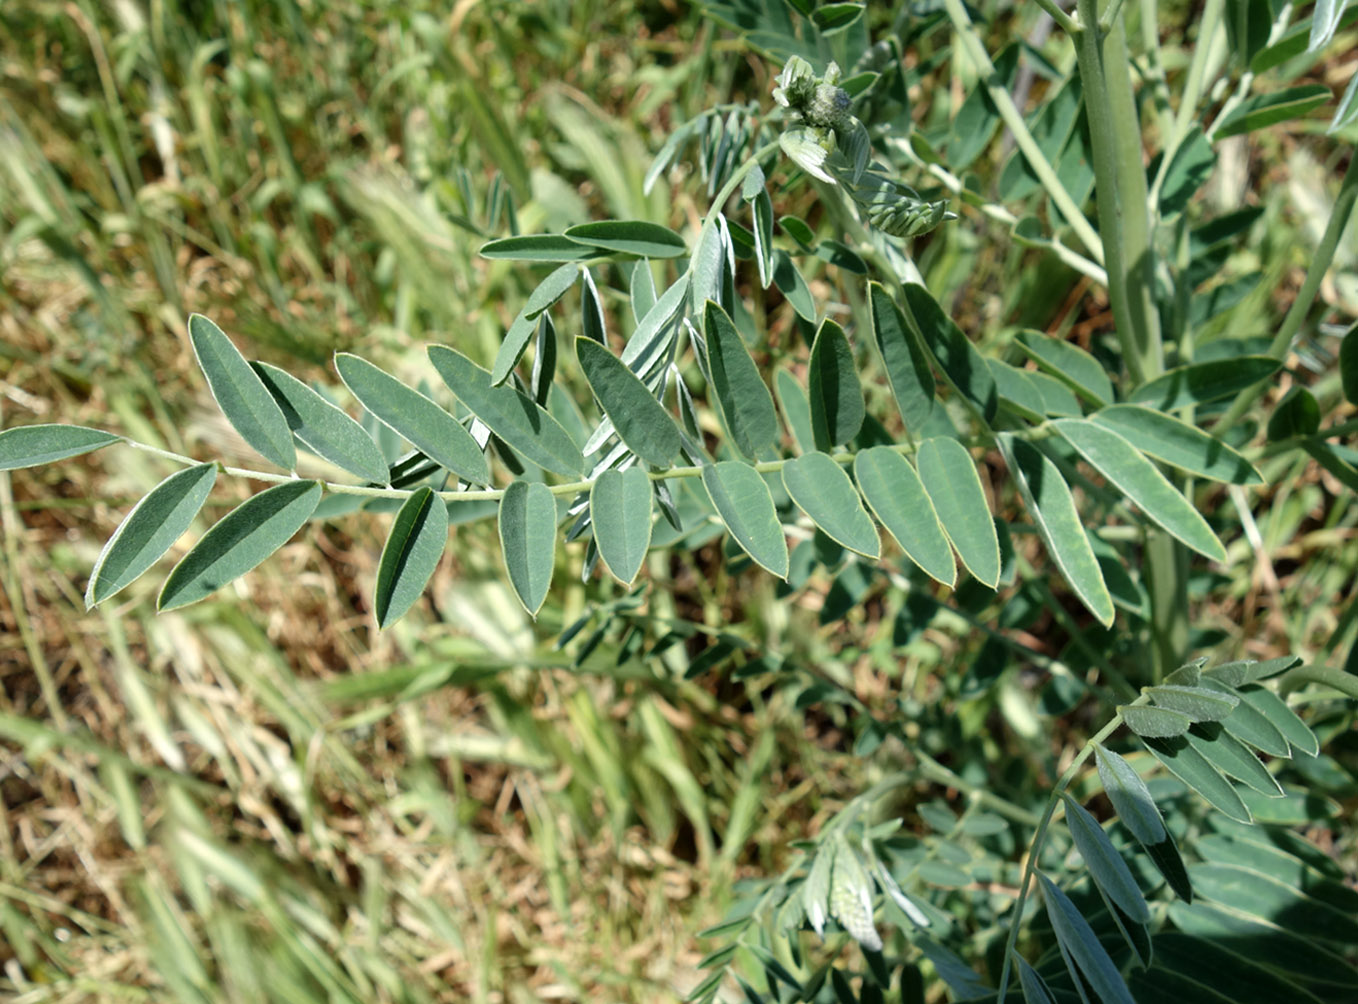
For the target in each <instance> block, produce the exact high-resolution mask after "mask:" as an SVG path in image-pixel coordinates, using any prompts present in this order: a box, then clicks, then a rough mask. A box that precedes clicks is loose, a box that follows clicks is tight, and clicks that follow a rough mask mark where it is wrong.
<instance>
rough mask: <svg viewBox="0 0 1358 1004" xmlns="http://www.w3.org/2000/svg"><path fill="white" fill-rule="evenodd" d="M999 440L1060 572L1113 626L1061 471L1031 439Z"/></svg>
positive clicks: (1005, 437) (1107, 601)
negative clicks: (1028, 441) (1028, 440)
mask: <svg viewBox="0 0 1358 1004" xmlns="http://www.w3.org/2000/svg"><path fill="white" fill-rule="evenodd" d="M999 444H1000V449H1001V451H1002V452H1003V453H1004V455H1005V460H1006V462H1007V463H1008V465H1009V470H1010V473H1011V474H1013V476H1014V483H1015V484H1016V485H1017V486H1018V490H1019V494H1020V495H1021V496H1022V498H1023V503H1024V505H1025V506H1026V507H1027V509H1028V513H1029V515H1031V516H1032V517H1033V522H1034V523H1035V524H1036V526H1037V532H1038V534H1039V536H1041V538H1042V542H1043V544H1045V545H1046V547H1047V552H1048V553H1049V554H1050V555H1051V556H1052V558H1053V559H1054V560H1055V561H1056V565H1057V567H1058V568H1059V569H1060V570H1061V575H1062V576H1063V577H1064V578H1065V580H1066V581H1067V582H1069V583H1070V585H1071V588H1072V589H1074V590H1075V595H1076V596H1078V597H1079V598H1080V602H1082V603H1083V604H1084V605H1085V607H1086V608H1087V609H1088V610H1089V612H1090V613H1092V614H1093V615H1094V616H1095V617H1096V618H1097V619H1098V621H1099V623H1101V624H1103V625H1104V626H1105V627H1106V626H1109V625H1111V624H1112V623H1113V616H1114V612H1113V600H1112V597H1111V596H1109V595H1108V587H1107V586H1106V585H1105V584H1104V581H1103V573H1102V572H1101V571H1100V570H1099V563H1098V560H1097V559H1096V558H1095V557H1094V551H1093V549H1092V548H1090V546H1089V539H1088V538H1087V537H1086V536H1085V530H1084V525H1083V523H1081V521H1080V514H1079V512H1078V511H1077V510H1076V508H1075V500H1074V499H1073V498H1072V497H1071V494H1070V488H1069V487H1067V485H1066V482H1065V480H1064V479H1063V478H1062V477H1061V472H1060V471H1059V470H1057V467H1056V465H1055V464H1054V463H1052V462H1051V460H1049V459H1048V458H1047V457H1046V456H1045V455H1044V454H1043V453H1042V452H1041V451H1039V450H1038V449H1037V447H1035V446H1033V445H1032V444H1030V443H1027V442H1024V441H1023V440H1021V439H1015V438H1014V437H1013V436H1012V435H1009V434H1007V433H1005V434H1001V435H1000V437H999Z"/></svg>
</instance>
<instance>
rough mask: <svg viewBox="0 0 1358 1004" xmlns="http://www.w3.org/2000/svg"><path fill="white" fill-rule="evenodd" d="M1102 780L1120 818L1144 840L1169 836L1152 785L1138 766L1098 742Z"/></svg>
mask: <svg viewBox="0 0 1358 1004" xmlns="http://www.w3.org/2000/svg"><path fill="white" fill-rule="evenodd" d="M1094 759H1095V760H1096V761H1097V763H1098V768H1099V781H1100V782H1102V784H1103V790H1104V791H1105V792H1106V793H1107V794H1108V800H1109V801H1110V802H1112V803H1113V808H1114V809H1115V810H1116V811H1117V814H1118V818H1119V819H1121V820H1122V822H1123V825H1125V826H1126V827H1127V829H1128V830H1129V831H1130V832H1131V834H1132V836H1134V837H1136V839H1137V840H1139V841H1140V842H1141V843H1143V844H1145V845H1147V846H1150V845H1151V844H1158V843H1159V842H1160V841H1161V840H1163V839H1165V824H1164V821H1163V820H1162V819H1161V818H1160V810H1159V809H1157V808H1156V807H1155V800H1154V799H1152V798H1151V793H1150V789H1149V788H1147V787H1146V782H1145V781H1143V780H1141V775H1140V774H1138V773H1137V772H1136V769H1135V768H1134V767H1133V766H1132V765H1131V764H1129V763H1128V762H1127V761H1126V760H1124V759H1123V758H1122V757H1121V756H1119V755H1118V754H1116V753H1114V752H1113V751H1112V750H1109V749H1105V748H1104V747H1103V746H1102V745H1101V744H1099V743H1095V744H1094Z"/></svg>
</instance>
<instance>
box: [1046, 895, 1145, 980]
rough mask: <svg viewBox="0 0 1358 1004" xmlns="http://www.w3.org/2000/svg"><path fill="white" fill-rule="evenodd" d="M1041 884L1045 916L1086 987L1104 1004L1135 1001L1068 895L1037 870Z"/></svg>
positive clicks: (1087, 922) (1074, 976)
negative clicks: (1045, 907) (1045, 905)
mask: <svg viewBox="0 0 1358 1004" xmlns="http://www.w3.org/2000/svg"><path fill="white" fill-rule="evenodd" d="M1037 878H1038V881H1039V882H1040V883H1041V884H1042V896H1043V898H1044V899H1045V900H1046V902H1047V917H1048V919H1050V920H1051V925H1052V932H1053V933H1054V934H1055V935H1056V939H1057V941H1058V942H1059V943H1060V944H1061V946H1062V948H1064V949H1065V952H1066V954H1067V956H1068V958H1069V959H1070V960H1072V961H1073V962H1074V964H1075V967H1076V968H1077V969H1078V970H1079V974H1078V976H1077V975H1076V974H1074V973H1072V974H1071V975H1072V977H1073V978H1077V979H1078V978H1079V976H1083V977H1084V979H1086V980H1088V981H1089V985H1090V987H1091V988H1092V989H1093V990H1094V992H1095V993H1096V994H1098V996H1099V999H1100V1000H1101V1001H1103V1002H1104V1004H1136V1001H1135V1000H1133V999H1132V995H1131V992H1130V991H1128V989H1127V985H1126V984H1125V983H1123V982H1122V976H1121V975H1120V974H1119V973H1118V970H1117V966H1115V965H1113V960H1112V959H1110V958H1109V957H1108V952H1107V951H1106V950H1105V949H1104V947H1103V945H1101V944H1100V943H1099V939H1098V938H1097V937H1095V935H1094V931H1093V929H1092V928H1091V927H1090V926H1089V921H1087V920H1085V918H1084V915H1083V914H1082V913H1080V910H1079V908H1078V907H1076V905H1075V904H1074V903H1072V902H1071V901H1070V898H1069V897H1067V896H1066V894H1065V893H1063V892H1062V891H1061V890H1060V889H1058V888H1057V887H1056V885H1055V883H1053V882H1052V880H1051V879H1049V878H1047V876H1045V875H1043V874H1042V873H1041V872H1038V873H1037Z"/></svg>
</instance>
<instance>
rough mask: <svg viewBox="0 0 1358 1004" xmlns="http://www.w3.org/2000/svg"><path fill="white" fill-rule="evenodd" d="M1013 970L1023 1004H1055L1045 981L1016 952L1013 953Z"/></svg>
mask: <svg viewBox="0 0 1358 1004" xmlns="http://www.w3.org/2000/svg"><path fill="white" fill-rule="evenodd" d="M1014 968H1015V969H1016V970H1017V971H1018V976H1019V986H1020V987H1021V988H1022V990H1023V1000H1024V1002H1025V1004H1056V1002H1055V1001H1054V1000H1053V999H1052V995H1051V989H1050V988H1049V987H1048V986H1047V981H1046V980H1044V979H1043V978H1042V977H1041V976H1039V975H1038V972H1037V970H1036V969H1034V968H1033V967H1032V966H1030V965H1029V964H1028V960H1027V959H1025V958H1024V957H1023V956H1022V955H1020V954H1019V953H1018V952H1017V951H1015V952H1014Z"/></svg>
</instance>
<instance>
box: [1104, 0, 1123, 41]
mask: <svg viewBox="0 0 1358 1004" xmlns="http://www.w3.org/2000/svg"><path fill="white" fill-rule="evenodd" d="M1121 13H1122V0H1113V2H1112V3H1111V4H1109V5H1108V9H1107V10H1105V11H1104V12H1103V16H1102V17H1100V18H1099V31H1100V32H1103V33H1104V34H1107V33H1108V32H1109V31H1111V30H1112V29H1113V25H1114V24H1115V23H1116V22H1117V19H1118V15H1119V14H1121Z"/></svg>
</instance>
